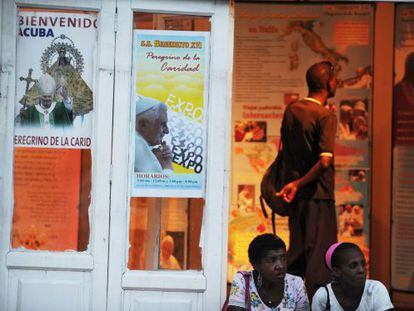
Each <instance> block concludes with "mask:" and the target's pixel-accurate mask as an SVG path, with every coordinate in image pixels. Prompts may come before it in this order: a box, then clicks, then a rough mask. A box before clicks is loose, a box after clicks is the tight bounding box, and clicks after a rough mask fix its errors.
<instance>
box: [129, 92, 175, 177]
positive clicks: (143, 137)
mask: <svg viewBox="0 0 414 311" xmlns="http://www.w3.org/2000/svg"><path fill="white" fill-rule="evenodd" d="M169 132H170V130H169V128H168V114H167V106H166V105H165V104H164V103H162V102H160V101H158V100H155V99H153V98H149V97H140V98H138V100H137V101H136V104H135V162H134V171H135V172H140V173H161V172H164V173H167V172H171V171H172V170H173V167H172V152H171V149H170V147H169V146H168V145H167V144H166V143H165V142H164V141H163V138H164V135H166V134H168V133H169Z"/></svg>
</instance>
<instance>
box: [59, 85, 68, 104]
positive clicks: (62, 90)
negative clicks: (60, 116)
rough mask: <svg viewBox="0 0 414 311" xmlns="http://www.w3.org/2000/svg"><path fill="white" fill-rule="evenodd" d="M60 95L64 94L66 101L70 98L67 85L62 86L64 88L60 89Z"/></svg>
mask: <svg viewBox="0 0 414 311" xmlns="http://www.w3.org/2000/svg"><path fill="white" fill-rule="evenodd" d="M60 95H62V98H63V100H64V101H67V100H68V99H69V97H68V89H67V87H66V86H65V85H64V86H62V88H61V89H60Z"/></svg>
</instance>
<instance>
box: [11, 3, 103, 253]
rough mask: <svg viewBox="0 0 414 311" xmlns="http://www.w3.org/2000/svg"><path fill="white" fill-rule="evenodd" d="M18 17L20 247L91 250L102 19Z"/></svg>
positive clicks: (43, 12)
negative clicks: (96, 84) (94, 126)
mask: <svg viewBox="0 0 414 311" xmlns="http://www.w3.org/2000/svg"><path fill="white" fill-rule="evenodd" d="M18 12H19V27H18V34H17V55H16V104H15V131H14V135H15V136H14V213H13V226H12V247H13V248H18V247H24V248H26V249H33V250H50V251H63V250H78V251H84V250H86V249H87V246H88V242H89V219H88V208H89V205H90V191H91V144H92V141H91V129H92V112H93V109H94V102H93V91H92V85H93V76H94V68H93V64H94V62H93V59H94V53H95V50H96V42H97V27H98V25H97V17H98V16H97V14H96V13H94V12H83V11H72V10H71V11H69V10H48V9H32V8H20V9H19V11H18Z"/></svg>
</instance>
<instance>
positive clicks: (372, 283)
mask: <svg viewBox="0 0 414 311" xmlns="http://www.w3.org/2000/svg"><path fill="white" fill-rule="evenodd" d="M365 287H366V289H367V292H368V293H369V294H372V293H375V292H381V293H384V292H386V293H388V291H387V288H386V287H385V285H384V284H382V283H381V282H380V281H377V280H369V279H367V280H366V282H365Z"/></svg>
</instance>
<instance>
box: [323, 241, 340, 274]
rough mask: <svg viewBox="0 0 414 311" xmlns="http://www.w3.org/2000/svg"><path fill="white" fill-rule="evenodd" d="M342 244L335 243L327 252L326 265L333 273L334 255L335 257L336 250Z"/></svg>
mask: <svg viewBox="0 0 414 311" xmlns="http://www.w3.org/2000/svg"><path fill="white" fill-rule="evenodd" d="M341 244H342V242H337V243H334V244H332V245H331V246H329V248H328V250H327V251H326V254H325V261H326V265H327V266H328V268H329V270H331V271H332V262H331V260H332V255H333V253H334V251H335V250H336V248H337V247H338V246H339V245H341Z"/></svg>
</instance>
